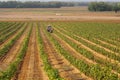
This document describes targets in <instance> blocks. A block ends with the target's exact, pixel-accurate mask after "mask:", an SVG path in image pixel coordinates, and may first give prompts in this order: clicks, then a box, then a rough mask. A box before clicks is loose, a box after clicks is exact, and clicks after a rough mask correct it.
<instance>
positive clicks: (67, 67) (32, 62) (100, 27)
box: [0, 21, 120, 80]
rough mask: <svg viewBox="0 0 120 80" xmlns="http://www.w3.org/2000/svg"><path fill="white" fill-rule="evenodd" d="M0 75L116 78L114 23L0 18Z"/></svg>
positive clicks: (45, 79) (23, 79) (119, 74)
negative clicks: (2, 20) (0, 20)
mask: <svg viewBox="0 0 120 80" xmlns="http://www.w3.org/2000/svg"><path fill="white" fill-rule="evenodd" d="M48 25H51V26H52V28H53V32H52V33H50V32H48V31H47V26H48ZM0 80H120V23H114V22H111V23H109V22H87V21H86V22H80V21H31V22H30V21H11V22H5V21H4V22H0Z"/></svg>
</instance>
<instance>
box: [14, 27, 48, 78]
mask: <svg viewBox="0 0 120 80" xmlns="http://www.w3.org/2000/svg"><path fill="white" fill-rule="evenodd" d="M41 65H42V63H41V60H40V55H39V52H38V45H37V39H36V27H35V25H34V26H33V29H32V33H31V36H30V40H29V44H28V49H27V52H26V55H25V57H24V60H23V63H22V65H21V68H20V71H19V74H18V77H17V79H16V80H48V79H47V78H46V77H44V74H43V72H42V71H43V70H42V68H41V67H42V66H41Z"/></svg>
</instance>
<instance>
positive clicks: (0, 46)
mask: <svg viewBox="0 0 120 80" xmlns="http://www.w3.org/2000/svg"><path fill="white" fill-rule="evenodd" d="M24 25H25V24H24ZM19 32H20V30H18V31H17V32H15V33H14V34H13V35H11V36H9V38H7V39H6V40H5V41H4V42H3V43H1V44H0V48H2V47H3V46H4V45H5V44H7V43H8V41H10V40H11V39H13V38H14V37H15V36H16V35H17V33H19Z"/></svg>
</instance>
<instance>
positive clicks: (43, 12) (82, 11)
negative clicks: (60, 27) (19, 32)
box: [0, 7, 120, 21]
mask: <svg viewBox="0 0 120 80" xmlns="http://www.w3.org/2000/svg"><path fill="white" fill-rule="evenodd" d="M23 20H28V21H30V20H35V21H37V20H43V21H44V20H50V21H55V20H57V21H59V20H64V21H66V20H70V21H71V20H73V21H85V20H95V21H96V20H101V21H102V20H103V21H111V20H112V21H120V12H118V13H117V14H115V13H114V12H89V11H88V10H87V7H64V8H46V9H43V8H33V9H31V8H28V9H27V8H23V9H16V8H14V9H8V8H7V9H0V21H23Z"/></svg>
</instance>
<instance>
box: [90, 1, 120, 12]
mask: <svg viewBox="0 0 120 80" xmlns="http://www.w3.org/2000/svg"><path fill="white" fill-rule="evenodd" d="M88 9H89V11H115V12H116V13H117V12H118V11H119V10H120V3H107V2H91V3H90V4H89V5H88Z"/></svg>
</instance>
